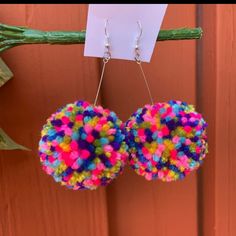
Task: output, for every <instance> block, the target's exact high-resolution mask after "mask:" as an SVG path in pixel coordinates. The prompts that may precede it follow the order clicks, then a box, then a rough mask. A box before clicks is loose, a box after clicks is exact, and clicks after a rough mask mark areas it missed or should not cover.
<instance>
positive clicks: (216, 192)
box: [198, 4, 236, 236]
mask: <svg viewBox="0 0 236 236" xmlns="http://www.w3.org/2000/svg"><path fill="white" fill-rule="evenodd" d="M200 14H201V17H202V26H203V27H204V31H205V32H206V33H205V34H204V35H205V36H204V38H203V41H202V42H201V53H200V58H199V61H201V62H202V63H201V64H200V65H199V72H200V75H201V83H200V86H199V91H198V92H199V94H201V97H200V96H199V101H200V103H199V104H200V109H201V110H202V111H203V112H204V113H205V114H206V116H207V117H208V120H209V132H208V133H209V145H210V155H209V158H208V160H207V161H206V165H205V166H204V168H203V169H202V172H203V173H202V178H201V183H202V185H201V186H200V187H201V188H200V191H199V192H201V193H202V197H201V199H202V204H201V206H200V207H201V209H202V210H201V211H202V221H201V223H202V225H203V228H202V234H201V235H207V236H208V235H217V236H221V235H227V236H233V235H236V229H235V223H236V204H235V198H236V181H235V179H236V173H235V170H234V168H235V166H236V161H235V152H236V147H235V145H234V142H235V139H236V125H235V119H236V108H235V105H234V104H235V102H236V81H235V77H236V68H235V63H236V47H235V46H236V41H235V38H236V28H235V24H236V18H235V14H236V6H235V5H233V4H229V5H226V4H222V5H213V6H210V5H203V6H201V8H200ZM200 91H201V93H200Z"/></svg>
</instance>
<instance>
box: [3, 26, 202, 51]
mask: <svg viewBox="0 0 236 236" xmlns="http://www.w3.org/2000/svg"><path fill="white" fill-rule="evenodd" d="M201 36H202V29H201V28H180V29H170V30H160V32H159V35H158V37H157V41H165V40H183V39H200V38H201ZM84 42H85V31H77V32H76V31H74V32H73V31H40V30H33V29H30V28H26V27H18V26H10V25H5V24H0V52H3V51H6V50H7V49H10V48H13V47H15V46H20V45H24V44H82V43H84Z"/></svg>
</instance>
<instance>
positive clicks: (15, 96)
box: [0, 4, 107, 236]
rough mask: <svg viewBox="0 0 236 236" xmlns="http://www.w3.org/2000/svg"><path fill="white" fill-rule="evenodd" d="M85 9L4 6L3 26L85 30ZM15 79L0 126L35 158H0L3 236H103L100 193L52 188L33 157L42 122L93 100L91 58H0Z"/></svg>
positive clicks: (49, 52)
mask: <svg viewBox="0 0 236 236" xmlns="http://www.w3.org/2000/svg"><path fill="white" fill-rule="evenodd" d="M86 16H87V6H86V5H60V4H58V5H50V4H49V5H41V4H27V5H26V4H13V5H7V4H3V5H1V7H0V21H1V22H5V23H9V24H13V25H22V26H23V25H24V26H29V27H32V28H38V29H43V30H80V29H84V28H85V27H86V24H85V23H86ZM2 56H3V59H4V60H5V62H6V63H7V64H8V66H9V67H10V68H11V70H12V71H13V72H14V75H15V76H14V78H13V79H12V80H11V81H9V82H8V83H7V84H6V85H4V86H3V87H2V88H1V90H0V125H1V127H2V128H3V129H4V130H5V131H6V132H7V133H8V134H9V135H10V136H11V137H12V138H14V139H15V140H16V141H18V142H19V143H21V144H22V145H25V146H27V147H29V148H31V149H32V150H33V152H21V151H1V152H0V235H1V236H23V235H24V236H32V235H34V236H42V235H45V236H51V235H57V236H66V235H81V236H87V235H88V236H94V235H95V236H103V235H105V236H106V235H107V213H106V212H107V210H106V195H105V188H101V189H99V190H97V191H72V190H69V189H66V188H65V187H61V186H60V185H59V184H57V183H55V182H54V180H53V179H52V177H50V176H48V175H46V174H45V173H44V172H43V171H42V168H41V164H40V162H39V157H38V155H37V148H38V141H39V138H40V130H41V128H42V125H43V124H44V123H45V121H46V118H48V117H49V115H50V114H51V113H53V112H55V110H56V109H57V108H59V107H61V106H64V105H65V104H66V103H70V102H74V101H75V100H77V99H86V100H89V101H93V99H94V95H95V92H96V88H97V82H98V78H99V74H98V71H99V64H98V63H97V62H98V61H97V60H96V59H92V58H85V57H83V46H82V45H73V46H48V45H30V46H22V47H19V48H15V49H12V50H11V51H9V52H6V53H4V54H2Z"/></svg>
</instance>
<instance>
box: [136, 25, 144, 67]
mask: <svg viewBox="0 0 236 236" xmlns="http://www.w3.org/2000/svg"><path fill="white" fill-rule="evenodd" d="M137 24H138V27H139V35H138V36H137V37H136V44H135V57H134V59H135V61H136V62H137V63H138V64H140V63H141V60H140V51H139V42H140V38H141V36H142V34H143V28H142V25H141V22H140V21H139V20H138V21H137Z"/></svg>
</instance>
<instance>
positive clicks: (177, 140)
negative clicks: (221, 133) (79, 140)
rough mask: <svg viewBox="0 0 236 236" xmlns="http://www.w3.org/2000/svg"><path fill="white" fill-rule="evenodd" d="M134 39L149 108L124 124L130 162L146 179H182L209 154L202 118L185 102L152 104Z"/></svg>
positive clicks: (134, 115)
mask: <svg viewBox="0 0 236 236" xmlns="http://www.w3.org/2000/svg"><path fill="white" fill-rule="evenodd" d="M138 25H139V28H140V35H139V37H138V38H137V39H136V46H135V60H136V62H137V64H138V65H139V67H140V70H141V73H142V76H143V79H144V81H145V84H146V87H147V90H148V93H149V97H150V100H151V105H145V106H144V108H139V109H138V110H137V111H136V112H135V113H134V114H133V115H132V116H131V117H130V118H129V120H128V121H127V122H126V142H127V144H128V147H129V153H130V156H129V163H130V165H131V167H132V168H133V169H134V170H135V172H136V173H137V174H139V175H141V176H144V177H145V178H146V179H147V180H153V179H161V180H163V181H168V182H170V181H173V180H178V179H183V178H184V177H185V176H186V175H187V174H189V173H190V172H191V171H193V170H195V169H197V168H198V167H199V166H200V164H202V161H203V159H204V158H205V156H206V153H207V152H208V145H207V136H206V126H207V124H206V122H205V121H204V119H203V118H202V115H201V114H199V113H197V112H196V111H195V110H194V107H193V106H192V105H188V104H187V103H185V102H180V101H169V102H168V103H156V104H153V98H152V95H151V92H150V88H149V85H148V82H147V79H146V76H145V74H144V71H143V69H142V65H141V60H140V53H139V40H140V37H141V35H142V28H141V24H140V22H138Z"/></svg>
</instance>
